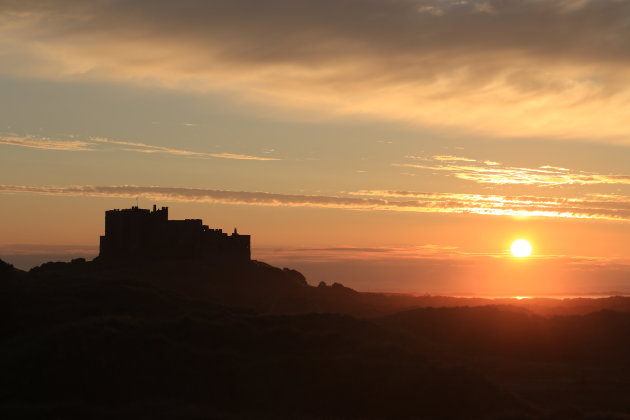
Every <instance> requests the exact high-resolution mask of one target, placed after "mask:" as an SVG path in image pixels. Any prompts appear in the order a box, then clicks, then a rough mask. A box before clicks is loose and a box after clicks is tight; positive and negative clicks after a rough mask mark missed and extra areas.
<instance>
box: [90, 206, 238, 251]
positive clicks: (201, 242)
mask: <svg viewBox="0 0 630 420" xmlns="http://www.w3.org/2000/svg"><path fill="white" fill-rule="evenodd" d="M100 239H101V240H100V254H99V256H100V257H102V258H107V259H202V260H208V261H212V260H217V261H219V260H235V261H249V260H250V259H251V252H250V241H251V237H250V236H249V235H239V234H237V233H236V232H235V233H234V234H232V235H229V236H228V235H227V234H226V233H224V232H223V231H222V230H221V229H209V228H208V226H206V225H203V222H202V221H201V220H200V219H186V220H168V208H167V207H162V209H159V210H158V209H156V207H155V206H154V207H153V211H150V210H147V209H140V208H138V207H132V208H131V209H122V210H108V211H106V212H105V235H104V236H101V238H100Z"/></svg>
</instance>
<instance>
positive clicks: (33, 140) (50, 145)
mask: <svg viewBox="0 0 630 420" xmlns="http://www.w3.org/2000/svg"><path fill="white" fill-rule="evenodd" d="M0 144H7V145H11V146H20V147H29V148H34V149H43V150H63V151H72V152H81V151H96V150H103V148H102V146H103V145H110V146H115V147H114V150H123V151H126V152H136V153H158V154H166V155H173V156H186V157H195V158H204V159H207V158H217V159H235V160H260V161H270V160H280V159H278V158H272V157H261V156H251V155H242V154H235V153H203V152H193V151H190V150H182V149H173V148H170V147H163V146H154V145H151V144H146V143H138V142H129V141H121V140H112V139H108V138H103V137H89V138H88V139H87V140H53V139H50V138H48V137H37V136H0ZM119 146H122V147H119Z"/></svg>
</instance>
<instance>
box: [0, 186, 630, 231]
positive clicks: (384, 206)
mask: <svg viewBox="0 0 630 420" xmlns="http://www.w3.org/2000/svg"><path fill="white" fill-rule="evenodd" d="M0 192H3V193H31V194H46V195H62V196H63V195H67V196H88V197H131V198H134V197H147V198H151V199H155V200H160V201H182V202H206V203H222V204H239V205H255V206H284V207H313V208H334V209H348V210H365V211H379V210H380V211H405V212H418V213H455V214H479V215H491V216H534V217H553V218H579V219H593V220H614V221H622V222H627V221H630V199H629V198H628V197H624V196H612V195H608V196H601V195H599V196H596V197H593V198H585V199H569V198H567V199H560V198H545V197H507V196H484V195H466V194H450V193H421V192H408V191H370V190H366V191H358V192H354V193H350V194H349V195H350V196H323V195H294V194H275V193H269V192H248V191H225V190H209V189H196V188H171V187H156V186H150V187H140V186H131V185H122V186H89V185H84V186H66V187H37V186H24V185H0ZM392 197H401V198H402V197H404V198H406V199H404V200H403V199H395V200H393V199H391V198H392Z"/></svg>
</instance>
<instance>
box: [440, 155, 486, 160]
mask: <svg viewBox="0 0 630 420" xmlns="http://www.w3.org/2000/svg"><path fill="white" fill-rule="evenodd" d="M433 159H435V160H439V161H441V162H477V160H476V159H470V158H466V157H461V156H451V155H438V156H433Z"/></svg>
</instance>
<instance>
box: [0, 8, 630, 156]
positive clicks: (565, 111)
mask: <svg viewBox="0 0 630 420" xmlns="http://www.w3.org/2000/svg"><path fill="white" fill-rule="evenodd" d="M264 4H265V6H264V8H265V11H266V12H265V13H260V10H261V9H260V8H261V3H260V1H259V0H231V1H218V2H217V1H212V2H199V1H196V0H180V1H178V2H155V1H153V0H136V1H128V2H120V1H115V0H102V1H98V2H85V1H80V0H56V1H47V2H34V1H9V2H2V3H1V5H0V13H1V14H2V15H3V16H4V17H5V18H4V19H3V20H2V21H0V46H1V47H2V48H1V49H0V51H1V53H0V54H1V57H2V59H0V73H4V74H12V75H19V76H20V77H28V76H31V77H39V78H49V79H65V80H77V79H79V80H99V81H100V80H108V81H123V82H125V83H139V84H145V85H146V84H153V85H154V86H155V85H157V86H160V87H167V88H177V89H187V90H194V91H197V92H199V91H202V92H204V91H205V92H210V91H216V90H222V91H227V92H230V93H232V94H234V95H236V96H238V97H239V98H240V99H245V100H252V101H256V102H258V103H260V104H263V105H264V106H269V105H275V106H281V107H285V108H286V109H292V110H294V109H296V108H302V109H305V108H306V109H308V111H312V110H313V109H315V110H317V111H318V113H319V114H323V113H325V114H328V115H330V114H332V115H348V114H354V115H357V114H358V115H368V116H375V117H379V118H385V119H395V120H406V121H412V122H414V123H419V124H424V125H434V126H439V127H444V126H455V127H460V128H464V129H466V131H467V132H470V131H476V132H482V133H490V134H492V135H497V136H517V137H518V136H528V137H530V136H533V135H539V136H547V137H553V138H567V137H574V138H575V137H577V138H588V139H589V140H591V141H602V140H603V141H610V142H617V143H622V144H628V141H629V140H628V139H630V136H628V134H629V133H630V127H628V124H627V115H628V112H630V83H629V82H630V74H628V72H627V68H628V63H629V62H630V54H629V53H628V48H627V46H628V44H630V31H628V27H627V16H628V15H630V2H628V1H568V0H546V1H532V0H511V1H503V0H487V1H444V0H399V1H390V0H347V1H343V2H339V1H336V0H319V1H316V2H313V1H310V0H269V1H266V2H265V3H264ZM576 5H579V6H576ZM69 11H71V12H69ZM349 22H351V23H352V24H349ZM113 27H115V28H116V30H115V31H112V28H113ZM532 28H536V30H535V31H532ZM559 28H562V30H559Z"/></svg>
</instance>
